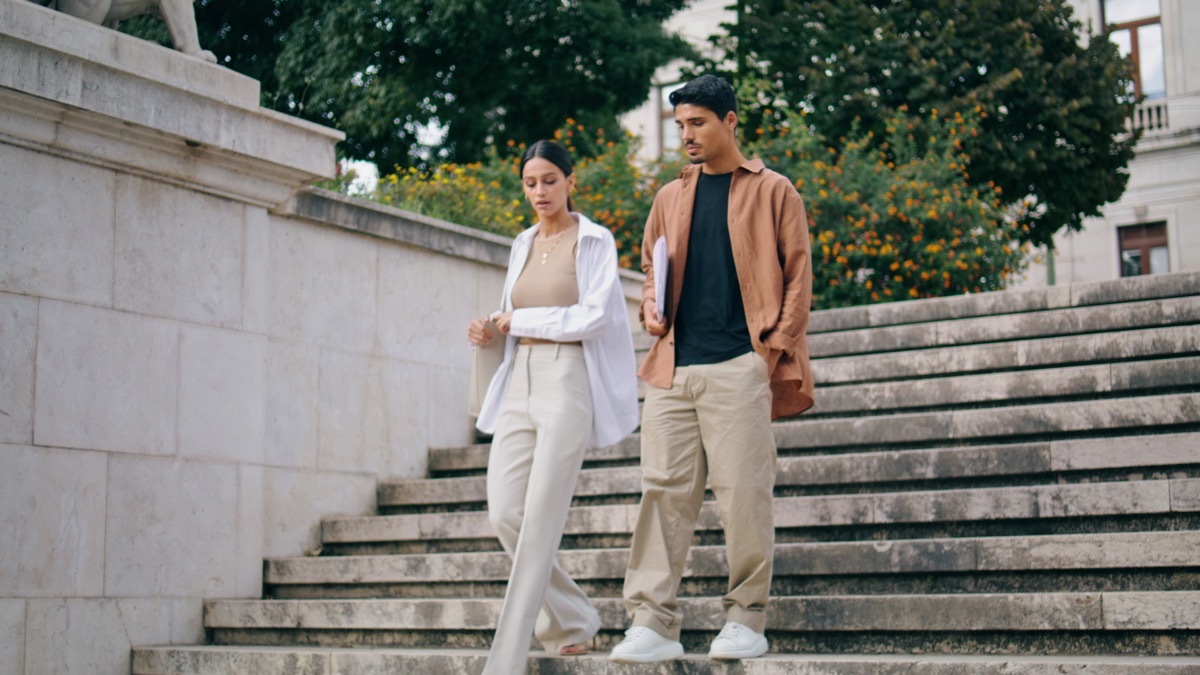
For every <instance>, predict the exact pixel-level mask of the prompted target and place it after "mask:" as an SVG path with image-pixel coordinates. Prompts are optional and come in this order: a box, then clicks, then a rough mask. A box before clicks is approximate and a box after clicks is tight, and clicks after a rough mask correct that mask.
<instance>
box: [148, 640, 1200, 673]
mask: <svg viewBox="0 0 1200 675" xmlns="http://www.w3.org/2000/svg"><path fill="white" fill-rule="evenodd" d="M486 660H487V652H486V651H485V650H480V649H438V650H432V649H385V648H375V649H363V648H358V649H352V648H344V649H339V648H314V647H294V648H287V649H285V648H279V647H239V646H206V647H142V648H138V649H135V650H134V652H133V669H132V675H215V674H217V673H220V674H222V675H225V674H234V673H237V674H241V673H303V674H304V675H365V674H367V673H421V674H422V675H462V674H463V673H477V672H479V671H480V670H482V669H483V665H484V662H485V661H486ZM529 672H530V673H532V674H533V675H707V674H710V673H711V674H715V675H721V674H727V675H733V674H734V673H738V674H742V675H1012V674H1013V673H1021V674H1022V675H1063V674H1064V673H1086V674H1087V675H1195V674H1196V673H1198V672H1200V657H1193V656H1172V657H1165V656H1110V655H1096V656H1008V655H994V654H988V655H975V654H962V655H957V654H956V655H939V654H913V655H910V654H767V655H766V656H763V657H761V658H757V659H752V660H747V661H741V662H738V663H730V664H722V663H720V662H716V661H711V660H709V659H708V658H707V656H705V655H703V654H688V655H686V656H684V658H682V659H680V660H678V661H673V662H670V663H663V664H647V665H628V664H618V663H613V662H612V661H610V660H609V659H608V654H607V653H606V652H604V653H593V654H590V655H588V656H582V657H566V658H564V657H559V656H551V655H547V654H545V653H544V652H541V651H535V652H533V653H532V654H531V655H530V668H529Z"/></svg>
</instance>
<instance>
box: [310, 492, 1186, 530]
mask: <svg viewBox="0 0 1200 675" xmlns="http://www.w3.org/2000/svg"><path fill="white" fill-rule="evenodd" d="M637 508H638V507H637V505H636V504H616V505H605V506H588V507H574V508H572V509H571V510H570V512H569V513H568V515H567V525H566V531H565V532H566V534H567V535H583V534H629V533H630V532H632V531H633V524H634V522H635V520H636V518H637ZM1198 509H1200V478H1171V479H1159V480H1141V481H1121V482H1103V483H1080V484H1064V485H1032V486H1019V487H996V488H974V489H949V490H933V491H910V492H892V493H876V494H838V495H821V496H814V497H784V498H778V499H776V500H775V504H774V512H775V527H776V528H822V527H833V526H846V525H855V526H858V525H883V524H887V525H891V524H897V523H931V522H952V521H992V520H1012V519H1022V520H1023V519H1048V518H1079V517H1089V516H1110V515H1123V516H1133V515H1146V514H1165V513H1186V512H1193V511H1196V510H1198ZM696 528H697V531H720V529H721V524H720V514H719V511H718V508H717V505H716V503H715V502H711V501H710V502H705V503H704V505H703V506H702V507H701V509H700V516H699V518H698V520H697V525H696ZM321 536H322V540H323V541H324V542H325V543H326V544H348V543H367V542H397V541H420V542H424V541H429V540H438V539H486V540H490V539H494V538H495V535H494V532H493V530H492V527H491V524H490V523H489V522H488V520H487V514H486V513H485V512H483V511H455V512H449V513H422V514H412V515H397V516H367V517H360V518H342V519H331V520H326V521H324V522H323V523H322V524H321Z"/></svg>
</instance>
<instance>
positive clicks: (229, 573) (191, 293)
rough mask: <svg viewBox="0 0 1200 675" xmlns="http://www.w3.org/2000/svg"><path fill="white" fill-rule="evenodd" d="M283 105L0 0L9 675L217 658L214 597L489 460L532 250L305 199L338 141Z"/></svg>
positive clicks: (2, 643)
mask: <svg viewBox="0 0 1200 675" xmlns="http://www.w3.org/2000/svg"><path fill="white" fill-rule="evenodd" d="M258 97H259V90H258V83H257V82H255V81H253V80H249V79H247V78H245V77H242V76H240V75H237V74H235V73H232V72H231V71H228V70H226V69H224V68H220V67H218V66H212V65H209V64H205V63H203V62H201V61H199V60H196V59H192V58H190V57H187V56H184V55H182V54H179V53H177V52H174V51H172V50H169V49H164V48H161V47H158V46H156V45H152V44H149V43H146V42H143V41H140V40H137V39H134V38H131V37H128V36H125V35H121V34H118V33H116V32H114V31H111V30H108V29H104V28H101V27H98V26H93V25H90V24H87V23H84V22H81V21H77V20H75V19H72V18H70V17H67V16H64V15H61V14H57V13H54V12H51V11H49V10H46V9H43V8H42V7H40V6H37V5H35V4H34V3H32V2H27V1H25V0H0V672H2V673H6V674H8V673H14V674H19V673H28V674H33V673H39V674H41V673H89V674H90V673H101V674H109V673H112V674H115V673H122V672H128V671H129V649H130V646H131V645H133V644H138V645H149V644H166V643H198V642H201V641H202V640H203V628H202V624H201V609H202V604H201V601H202V600H203V599H206V598H236V597H241V598H256V597H259V596H260V595H261V583H262V560H263V558H264V557H271V556H285V555H299V554H303V553H305V552H306V551H311V550H312V549H314V548H316V547H317V546H318V545H319V539H318V527H319V519H320V518H321V517H324V516H332V515H336V514H347V515H357V514H367V513H371V512H373V510H374V506H375V487H376V485H377V482H378V481H379V480H381V479H388V478H402V477H414V476H421V475H423V474H424V472H425V462H426V456H427V452H428V448H430V447H436V446H448V445H458V444H463V443H467V442H470V441H471V440H472V439H473V432H472V429H471V420H470V418H469V417H468V416H467V415H466V411H465V408H466V400H465V391H466V385H467V372H468V365H469V358H470V357H469V350H468V348H467V346H466V340H465V327H466V324H467V322H468V320H469V319H470V318H471V317H473V316H476V315H478V314H479V313H481V312H483V311H485V310H488V309H492V308H493V306H494V305H495V303H496V300H497V299H498V295H499V286H500V284H501V282H502V276H503V265H504V263H505V261H506V259H507V251H508V245H509V242H508V240H506V239H504V238H501V237H495V236H490V235H486V234H482V233H480V232H478V231H476V230H472V229H468V228H462V227H458V226H455V225H451V224H447V223H441V222H438V221H433V220H430V219H423V218H420V217H417V216H412V215H411V214H404V213H402V212H398V211H396V210H394V209H387V208H382V207H376V206H373V205H369V204H365V203H362V202H358V201H355V200H350V199H346V198H343V197H339V196H338V195H334V194H330V193H325V192H322V191H319V190H312V189H308V188H306V187H305V186H306V185H308V184H310V183H311V182H313V181H315V180H317V179H320V178H323V177H329V176H331V175H332V174H333V172H334V161H335V155H334V144H335V143H336V142H337V141H338V140H339V139H340V138H341V135H340V134H339V133H338V132H334V131H332V130H329V129H325V128H322V127H319V126H316V125H312V124H309V123H306V122H303V121H300V120H296V119H293V118H291V117H288V116H284V115H280V114H278V113H274V112H271V111H268V110H264V109H261V108H259V107H258ZM625 281H626V283H627V284H628V286H627V291H628V294H629V296H630V298H631V299H632V298H636V297H638V283H637V281H636V279H635V278H634V277H633V276H627V277H626V279H625ZM631 308H632V304H631ZM631 311H632V310H631Z"/></svg>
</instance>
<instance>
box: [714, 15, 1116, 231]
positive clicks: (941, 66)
mask: <svg viewBox="0 0 1200 675" xmlns="http://www.w3.org/2000/svg"><path fill="white" fill-rule="evenodd" d="M738 8H739V13H740V18H739V22H738V25H737V26H736V27H730V35H729V36H726V37H724V38H723V39H722V40H721V41H720V43H719V44H720V45H721V46H723V47H725V49H726V50H727V53H730V54H731V55H735V56H736V58H732V59H729V60H728V61H727V62H729V63H737V64H741V65H740V66H739V68H740V72H735V73H732V76H733V77H734V79H736V80H738V81H739V85H742V84H743V83H744V82H746V81H749V82H751V83H754V86H752V87H750V89H752V94H751V95H748V96H743V100H744V101H745V102H746V103H747V104H748V106H747V109H746V110H744V113H743V116H744V120H745V122H746V124H744V126H743V131H744V132H745V133H747V134H750V136H748V139H751V140H752V139H753V135H752V134H753V133H754V132H755V130H756V129H758V128H762V127H763V126H765V125H769V124H771V123H772V119H771V118H772V117H773V116H774V117H775V118H776V119H775V121H777V120H778V116H779V115H781V114H783V112H782V111H784V110H786V109H787V108H791V109H794V110H805V111H807V112H809V113H810V114H809V116H808V118H807V121H808V124H810V125H811V126H812V128H813V129H814V130H815V131H816V133H817V134H818V135H819V136H820V138H821V139H822V140H823V142H824V143H826V144H827V145H830V146H833V147H838V146H840V144H841V140H840V139H842V138H843V137H846V136H847V135H849V134H850V133H851V130H852V129H854V128H858V129H860V130H861V131H862V132H873V133H874V134H875V138H877V139H878V138H882V137H883V135H884V134H883V133H882V132H883V130H884V128H885V126H886V125H887V124H888V120H889V119H890V118H891V117H893V116H894V115H897V114H902V115H906V116H908V117H909V119H910V120H912V121H914V122H916V123H918V124H926V123H927V121H928V120H930V119H931V117H936V116H937V115H933V114H932V113H933V112H934V111H935V110H936V111H939V112H940V113H941V115H942V116H946V115H952V114H953V113H955V112H969V111H973V110H975V109H976V108H979V109H980V110H982V111H983V112H984V113H985V115H986V117H984V118H983V119H982V120H981V121H980V124H979V131H980V133H979V135H978V136H977V137H975V138H972V139H970V141H969V142H968V144H967V146H966V150H967V152H968V153H969V154H970V157H971V167H970V168H971V176H972V177H973V178H974V179H975V180H976V181H978V182H979V183H980V184H981V185H987V184H989V183H990V184H994V185H995V186H997V187H999V188H1000V189H1001V191H1002V194H1003V198H1004V200H1005V203H1006V204H1007V206H1008V207H1009V208H1010V213H1009V215H1010V217H1012V218H1013V219H1014V221H1015V222H1016V223H1017V224H1019V225H1024V226H1027V227H1026V228H1022V229H1020V230H1019V231H1020V232H1021V236H1022V237H1024V238H1025V239H1026V240H1027V241H1030V242H1033V243H1036V244H1041V243H1047V242H1049V241H1050V240H1051V237H1052V236H1053V235H1054V234H1055V233H1056V232H1058V231H1059V230H1061V229H1062V228H1064V227H1067V228H1070V229H1073V230H1077V229H1079V228H1080V227H1081V225H1082V220H1083V218H1085V217H1087V216H1093V215H1098V213H1099V209H1100V207H1101V206H1102V205H1104V204H1106V203H1108V202H1111V201H1114V200H1116V199H1117V198H1119V197H1120V196H1121V194H1122V192H1124V189H1125V185H1126V182H1127V181H1128V174H1127V172H1126V171H1125V168H1126V166H1127V165H1128V163H1129V160H1130V159H1131V158H1132V157H1133V147H1134V144H1135V143H1136V137H1135V136H1130V135H1127V134H1125V121H1126V119H1127V118H1128V117H1129V115H1130V113H1131V111H1132V106H1133V104H1134V101H1133V98H1132V96H1131V95H1130V94H1129V93H1128V92H1129V91H1131V87H1130V80H1129V72H1128V64H1127V63H1126V62H1125V61H1124V60H1123V59H1122V58H1121V57H1120V55H1119V54H1118V52H1117V49H1116V47H1115V45H1113V44H1112V43H1111V42H1110V41H1108V40H1106V39H1105V38H1104V37H1102V36H1096V35H1089V34H1087V32H1085V31H1084V30H1083V29H1082V27H1081V26H1080V24H1079V23H1078V21H1076V20H1075V19H1074V18H1073V15H1072V10H1071V8H1070V6H1069V4H1068V3H1067V1H1066V0H971V1H970V2H964V1H963V0H855V1H854V2H846V1H845V0H741V1H740V2H739V3H738ZM713 65H714V64H711V63H710V64H708V66H709V67H712V66H713ZM739 90H740V91H746V90H747V87H746V86H739Z"/></svg>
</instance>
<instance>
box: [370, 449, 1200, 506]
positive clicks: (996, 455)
mask: <svg viewBox="0 0 1200 675" xmlns="http://www.w3.org/2000/svg"><path fill="white" fill-rule="evenodd" d="M1196 463H1200V433H1190V434H1163V435H1154V436H1113V437H1108V438H1096V439H1085V440H1072V441H1051V442H1046V443H1025V444H1014V445H989V446H967V447H957V448H934V449H921V450H893V451H886V452H861V453H846V454H834V455H808V456H799V457H787V456H784V457H780V458H779V462H778V471H777V474H776V479H775V483H776V486H777V488H780V487H788V486H803V487H806V488H816V487H819V486H845V485H856V484H858V485H862V484H871V483H883V482H886V483H901V482H907V481H930V480H946V479H961V478H970V477H986V476H1011V475H1039V474H1048V473H1061V472H1067V471H1095V470H1102V469H1123V468H1131V467H1156V466H1175V465H1186V464H1196ZM641 480H642V471H641V468H640V467H637V466H624V467H614V468H585V469H584V470H583V471H582V472H580V474H579V481H578V483H577V484H576V486H575V496H577V497H600V496H605V495H638V494H640V493H641ZM377 499H378V504H379V507H380V508H381V509H387V508H394V507H405V506H429V505H438V504H482V503H483V502H485V501H486V499H487V484H486V479H485V478H484V477H483V476H465V477H459V478H430V479H423V480H407V481H391V482H384V483H381V484H380V486H379V489H378V490H377Z"/></svg>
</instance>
